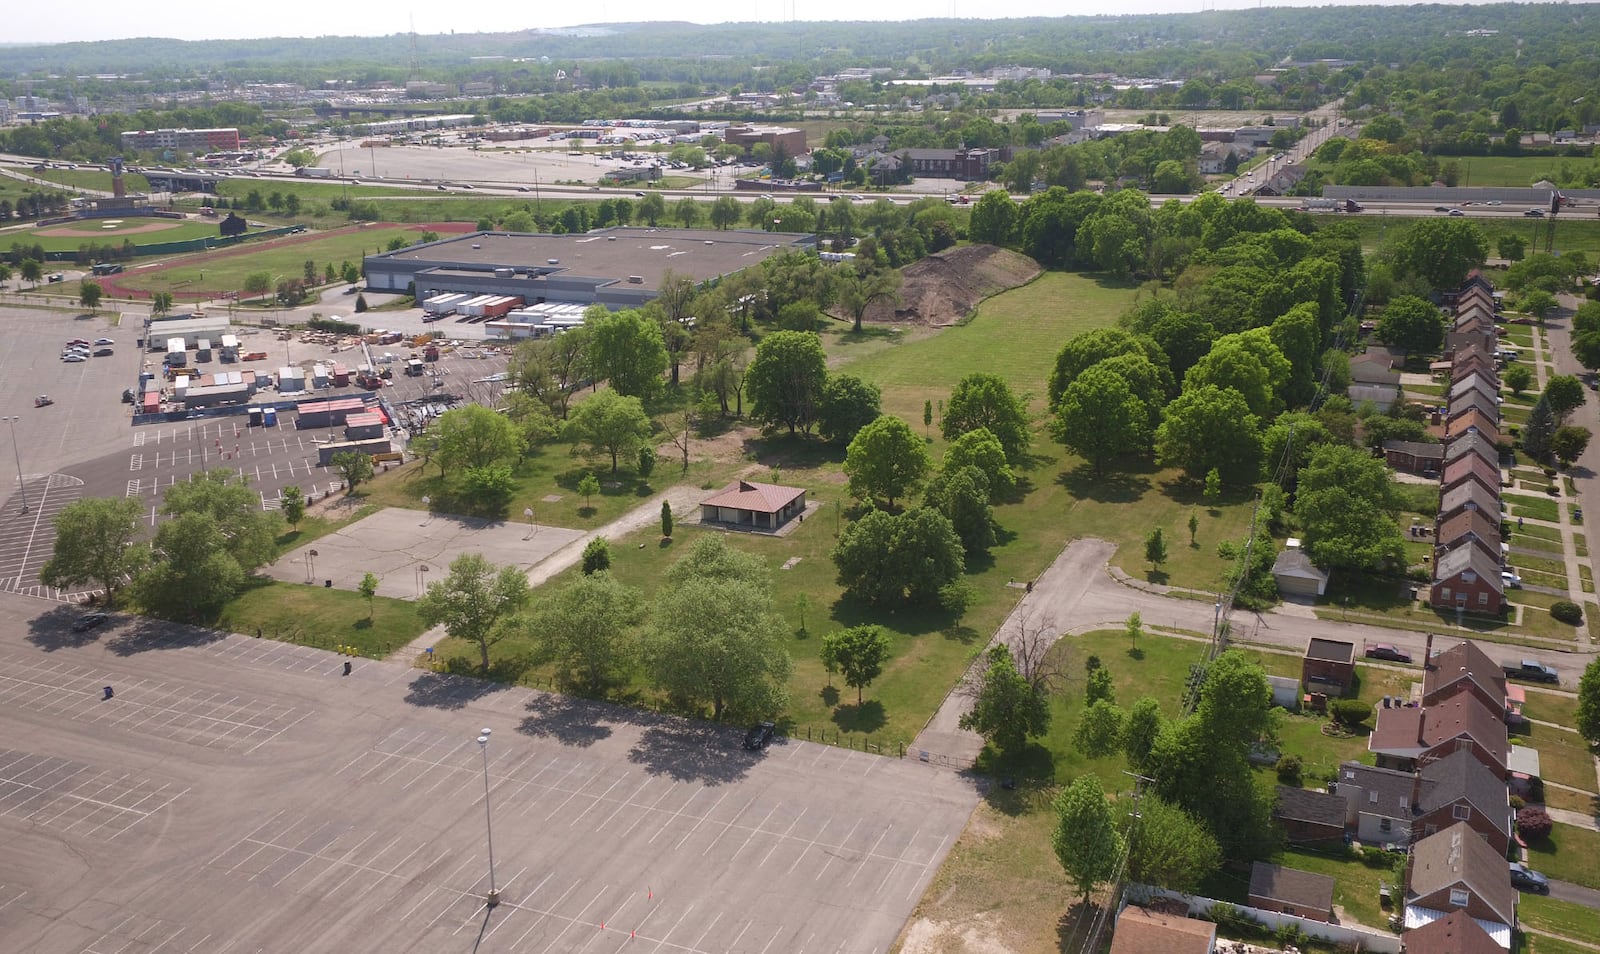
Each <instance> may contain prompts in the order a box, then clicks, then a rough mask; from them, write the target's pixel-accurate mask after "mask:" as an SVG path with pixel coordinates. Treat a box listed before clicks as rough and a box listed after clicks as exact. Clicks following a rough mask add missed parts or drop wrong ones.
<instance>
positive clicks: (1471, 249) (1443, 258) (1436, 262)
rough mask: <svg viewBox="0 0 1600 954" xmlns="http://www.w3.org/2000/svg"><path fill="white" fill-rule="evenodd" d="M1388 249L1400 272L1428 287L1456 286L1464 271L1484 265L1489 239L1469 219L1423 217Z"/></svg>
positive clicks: (1487, 253) (1464, 277)
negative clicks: (1417, 279) (1411, 276)
mask: <svg viewBox="0 0 1600 954" xmlns="http://www.w3.org/2000/svg"><path fill="white" fill-rule="evenodd" d="M1389 253H1390V258H1391V260H1392V261H1393V262H1394V264H1395V268H1396V270H1397V271H1398V272H1400V273H1401V274H1409V275H1415V276H1417V277H1418V278H1420V279H1421V280H1422V281H1424V282H1426V283H1427V285H1428V287H1430V288H1456V287H1458V286H1459V285H1460V284H1461V282H1462V281H1463V280H1465V279H1466V277H1467V272H1469V271H1471V270H1472V269H1474V268H1482V267H1483V263H1484V262H1485V261H1486V260H1487V259H1488V257H1489V240H1488V239H1487V238H1485V237H1484V235H1483V230H1482V229H1480V228H1479V227H1478V225H1477V223H1475V222H1473V221H1471V220H1470V219H1452V218H1439V219H1422V220H1419V221H1418V222H1417V223H1416V224H1415V225H1413V226H1411V228H1410V229H1408V230H1406V231H1405V232H1403V233H1401V234H1400V235H1399V236H1398V237H1397V238H1396V239H1395V240H1394V241H1393V243H1392V244H1391V246H1390V248H1389Z"/></svg>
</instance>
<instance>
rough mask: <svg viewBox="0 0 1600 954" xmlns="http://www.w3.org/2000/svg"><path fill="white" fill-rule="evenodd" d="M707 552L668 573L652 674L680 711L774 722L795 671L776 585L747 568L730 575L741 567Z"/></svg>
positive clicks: (649, 665)
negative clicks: (775, 602)
mask: <svg viewBox="0 0 1600 954" xmlns="http://www.w3.org/2000/svg"><path fill="white" fill-rule="evenodd" d="M706 552H709V551H701V550H700V549H698V548H696V549H691V550H690V551H689V553H688V554H686V555H685V556H684V557H680V558H679V560H678V562H677V563H676V564H675V565H674V566H673V567H672V568H671V569H669V570H668V576H669V579H671V581H672V585H671V586H670V587H665V588H663V589H662V590H660V591H659V593H658V595H657V597H656V603H655V613H654V625H653V627H652V628H651V630H650V632H649V634H648V636H647V637H646V641H645V650H644V658H645V668H646V670H647V671H648V672H649V673H650V677H651V680H652V682H654V684H655V686H656V687H657V688H658V689H661V690H663V691H665V692H666V693H667V697H668V698H669V699H671V700H672V701H673V703H674V704H675V705H676V706H677V707H679V708H681V709H686V710H690V711H695V710H700V709H702V708H703V707H705V706H708V705H709V706H710V707H711V716H712V719H714V720H715V721H718V722H720V721H722V718H723V716H725V715H731V716H734V717H746V718H764V717H770V716H772V715H774V714H775V713H777V712H778V711H779V710H781V709H782V708H783V707H784V705H785V704H786V703H787V701H788V690H787V688H786V687H787V684H788V681H789V676H790V674H791V672H792V671H793V668H794V663H793V661H792V660H791V659H790V658H789V654H788V652H787V651H786V650H785V649H784V636H783V630H784V627H783V621H782V619H780V618H779V617H778V615H777V614H776V613H775V612H773V609H772V598H771V591H770V584H769V583H767V581H766V580H765V579H764V578H762V579H757V578H753V576H752V575H750V573H749V572H748V571H747V570H739V571H736V572H735V573H734V574H729V573H728V572H725V571H726V570H728V569H729V568H731V567H733V566H736V565H741V563H742V561H739V560H736V559H732V560H730V559H727V558H719V559H718V560H716V561H715V562H714V563H709V564H708V563H705V562H703V561H702V560H701V559H700V558H701V557H702V556H703V555H704V554H705V553H706ZM675 571H676V572H675ZM707 607H716V608H717V611H716V612H715V613H707V612H706V608H707Z"/></svg>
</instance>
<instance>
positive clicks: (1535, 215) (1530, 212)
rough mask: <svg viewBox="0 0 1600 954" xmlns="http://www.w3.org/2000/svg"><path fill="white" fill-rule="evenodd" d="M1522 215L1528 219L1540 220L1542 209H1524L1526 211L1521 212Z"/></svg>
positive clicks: (1542, 213) (1542, 215)
mask: <svg viewBox="0 0 1600 954" xmlns="http://www.w3.org/2000/svg"><path fill="white" fill-rule="evenodd" d="M1522 214H1523V215H1525V216H1527V217H1528V218H1530V219H1542V218H1544V210H1543V209H1526V210H1524V211H1523V213H1522Z"/></svg>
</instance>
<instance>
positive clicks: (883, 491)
mask: <svg viewBox="0 0 1600 954" xmlns="http://www.w3.org/2000/svg"><path fill="white" fill-rule="evenodd" d="M928 467H929V462H928V451H927V446H926V444H925V443H924V442H923V440H922V438H920V437H918V436H917V435H916V434H915V433H914V432H913V431H912V430H911V427H910V425H908V424H906V422H905V421H902V420H900V418H898V417H895V416H893V415H889V414H885V415H883V416H882V417H879V418H878V419H877V420H875V421H873V422H872V423H870V424H868V425H867V426H865V427H863V428H862V429H861V431H860V433H858V434H856V436H855V440H852V441H851V442H850V447H849V449H848V450H846V451H845V458H844V472H845V473H846V474H847V475H849V478H850V483H849V488H850V495H851V496H853V497H855V498H856V499H857V500H860V501H863V502H865V503H871V502H873V501H877V500H882V501H884V502H885V503H886V504H887V505H888V506H889V507H890V508H893V507H894V502H895V500H896V499H898V498H901V497H904V496H906V495H907V494H909V493H911V492H912V491H913V490H914V489H916V487H917V486H918V485H920V484H921V483H922V481H923V479H924V478H925V477H926V476H927V474H928Z"/></svg>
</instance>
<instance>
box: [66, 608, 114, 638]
mask: <svg viewBox="0 0 1600 954" xmlns="http://www.w3.org/2000/svg"><path fill="white" fill-rule="evenodd" d="M110 619H111V617H110V616H108V615H106V614H105V613H84V614H83V615H82V616H80V617H78V618H77V619H75V620H73V622H72V631H73V632H75V633H84V632H88V631H89V630H91V629H95V628H96V627H99V626H104V625H105V624H106V623H107V622H108V621H109V620H110Z"/></svg>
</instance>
